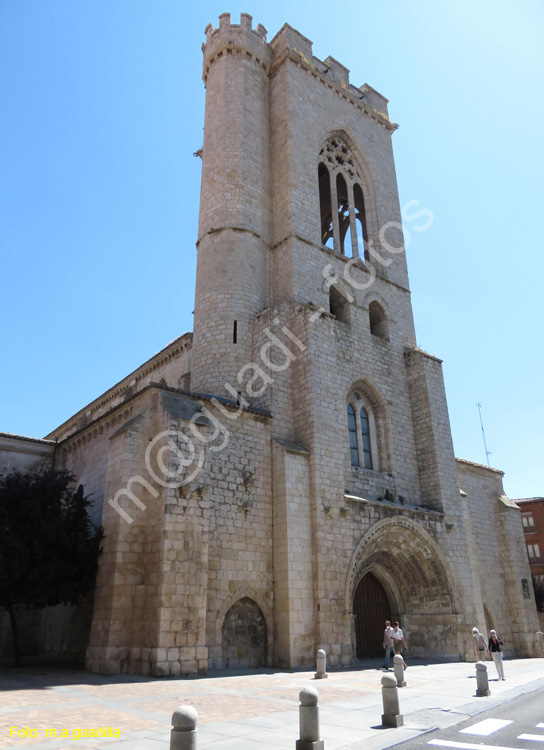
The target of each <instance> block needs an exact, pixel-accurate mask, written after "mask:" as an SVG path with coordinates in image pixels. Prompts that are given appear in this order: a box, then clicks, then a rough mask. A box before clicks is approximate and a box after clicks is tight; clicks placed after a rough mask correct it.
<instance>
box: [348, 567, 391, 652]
mask: <svg viewBox="0 0 544 750" xmlns="http://www.w3.org/2000/svg"><path fill="white" fill-rule="evenodd" d="M353 614H354V615H356V617H355V634H356V639H357V658H358V659H369V658H372V657H376V656H383V655H384V650H383V631H384V629H385V621H386V620H389V619H391V609H390V606H389V600H388V598H387V594H386V593H385V590H384V588H383V586H382V585H381V583H380V582H379V581H378V579H377V578H375V576H373V575H372V573H367V574H366V575H365V576H363V578H361V580H360V582H359V584H358V586H357V589H356V590H355V596H354V598H353Z"/></svg>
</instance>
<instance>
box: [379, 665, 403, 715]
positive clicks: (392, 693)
mask: <svg viewBox="0 0 544 750" xmlns="http://www.w3.org/2000/svg"><path fill="white" fill-rule="evenodd" d="M401 667H402V664H401ZM382 699H383V714H382V725H383V726H384V727H402V726H403V724H404V717H403V716H402V714H401V713H400V706H399V691H398V689H397V681H396V679H395V678H394V677H391V675H387V674H384V676H383V677H382Z"/></svg>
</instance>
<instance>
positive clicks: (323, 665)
mask: <svg viewBox="0 0 544 750" xmlns="http://www.w3.org/2000/svg"><path fill="white" fill-rule="evenodd" d="M316 661H317V666H316V669H317V672H316V673H315V679H316V680H326V679H327V677H328V676H329V675H328V674H327V654H326V653H325V652H324V651H323V649H322V648H320V649H319V651H318V652H317V659H316Z"/></svg>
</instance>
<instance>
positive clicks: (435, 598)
mask: <svg viewBox="0 0 544 750" xmlns="http://www.w3.org/2000/svg"><path fill="white" fill-rule="evenodd" d="M368 572H373V573H374V575H376V576H377V577H378V578H380V579H381V580H382V582H383V583H384V584H385V587H386V589H389V594H390V596H391V598H392V599H393V600H394V601H396V602H397V603H398V605H399V609H400V608H412V607H414V606H418V607H424V606H425V604H426V603H428V604H429V605H430V606H432V607H437V608H440V610H441V611H449V612H452V613H454V612H456V611H457V609H458V608H457V606H456V597H455V594H454V591H453V586H452V582H451V579H450V576H449V571H448V564H447V562H446V560H445V558H444V556H443V554H442V552H441V550H440V548H439V547H438V545H437V544H436V542H435V541H434V540H433V539H432V538H431V536H430V535H429V534H428V533H427V532H426V531H425V530H424V529H423V528H421V526H419V525H418V524H417V523H415V522H414V521H412V520H411V519H409V518H406V517H405V516H395V517H394V518H388V519H384V520H382V521H378V522H377V523H375V524H374V525H373V526H372V527H371V528H370V529H369V530H368V531H367V533H366V534H365V535H364V536H363V537H362V539H361V540H360V542H359V544H358V545H357V547H356V549H355V551H354V553H353V555H352V558H351V561H350V564H349V568H348V573H347V577H346V589H345V606H346V612H351V610H352V606H353V595H354V593H355V588H356V587H357V584H358V583H359V581H360V580H361V578H362V577H363V575H365V573H368ZM410 600H412V601H411V602H410ZM401 602H402V607H401Z"/></svg>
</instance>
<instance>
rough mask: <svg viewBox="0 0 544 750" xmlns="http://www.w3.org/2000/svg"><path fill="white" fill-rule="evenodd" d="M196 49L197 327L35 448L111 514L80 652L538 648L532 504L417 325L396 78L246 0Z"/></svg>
mask: <svg viewBox="0 0 544 750" xmlns="http://www.w3.org/2000/svg"><path fill="white" fill-rule="evenodd" d="M203 51H204V72H203V77H204V82H205V85H206V91H207V94H206V114H205V131H204V146H203V149H202V154H201V155H202V160H203V165H202V186H201V202H200V221H199V230H198V241H197V251H198V266H197V279H196V295H195V322H194V333H193V334H191V333H186V334H185V335H183V336H181V337H180V338H179V339H176V341H174V342H172V343H171V344H169V345H168V346H167V347H166V348H165V349H163V350H162V351H161V352H159V354H157V355H156V356H155V357H153V358H152V359H150V360H149V361H148V362H146V363H145V364H143V365H142V366H141V367H140V368H138V370H136V371H135V372H133V373H131V374H130V375H129V376H127V378H125V379H124V380H123V381H121V383H118V384H117V385H116V386H114V387H113V388H112V389H110V390H109V391H107V392H106V393H105V394H104V395H103V396H101V397H100V398H98V399H96V400H95V401H93V402H92V403H91V404H89V405H88V406H87V407H86V408H85V409H83V410H81V411H80V412H79V413H77V414H76V415H74V417H73V418H72V419H70V420H68V421H67V422H65V423H64V424H63V425H61V426H60V427H59V428H58V429H56V430H54V431H53V432H52V433H51V434H50V435H49V436H47V441H44V443H43V445H42V448H43V449H44V450H46V449H47V450H48V451H49V455H50V456H51V457H52V456H53V450H54V451H55V455H54V461H55V465H56V466H59V467H63V468H64V467H65V468H68V469H70V470H71V471H73V472H74V473H75V475H76V477H77V480H78V482H80V483H82V484H83V485H84V486H85V489H86V491H87V492H88V493H92V495H93V498H94V501H95V506H94V513H95V519H96V520H97V521H100V522H101V523H102V525H103V526H104V529H105V538H104V543H103V547H104V552H103V555H102V557H101V560H100V568H99V573H98V579H97V590H96V595H95V598H94V609H93V615H92V626H91V630H90V642H89V646H88V649H87V655H86V663H87V668H88V669H90V670H91V671H94V672H102V673H116V672H130V673H139V674H154V675H176V674H194V673H204V672H205V671H206V670H207V669H209V668H217V667H248V666H255V667H258V666H263V665H275V666H278V667H291V668H294V667H302V666H308V665H310V664H313V662H314V659H315V653H316V650H317V649H318V648H324V649H325V651H326V652H327V654H328V658H329V664H330V665H331V666H333V667H340V666H348V665H350V664H352V663H353V662H354V660H355V659H356V658H357V657H359V658H362V657H369V656H377V655H381V654H382V651H383V650H382V645H381V641H382V637H381V635H382V632H383V622H384V620H385V619H398V620H399V621H400V622H401V624H402V627H403V630H404V633H405V635H406V637H407V640H408V643H409V646H410V651H411V653H412V654H413V655H415V656H422V657H426V656H444V657H447V658H451V659H470V658H472V653H473V646H472V635H471V629H472V627H473V626H474V625H477V626H478V627H480V629H489V628H491V627H497V628H500V632H501V634H502V635H503V636H504V638H505V641H506V642H507V643H508V644H509V649H510V653H511V654H516V655H519V656H530V655H536V654H537V653H540V652H539V651H538V648H539V647H538V646H537V641H536V640H535V632H536V631H537V630H538V621H537V616H536V610H535V603H534V598H533V595H532V592H531V591H530V590H528V589H527V587H526V586H525V584H524V583H523V582H524V581H525V582H526V581H527V578H528V577H529V575H530V574H529V566H528V562H527V557H526V551H525V543H524V532H523V527H522V520H521V514H520V510H519V508H518V507H517V506H516V505H515V504H514V503H512V502H511V501H510V500H509V499H508V498H506V497H505V496H504V492H503V487H502V472H501V471H498V470H496V469H489V468H487V467H484V466H481V465H479V464H476V463H473V462H470V461H465V460H456V459H455V457H454V452H453V443H452V437H451V430H450V423H449V416H448V409H447V404H446V395H445V390H444V383H443V377H442V367H441V361H440V360H439V359H437V358H436V357H434V356H432V355H430V354H427V353H426V352H424V351H422V350H421V349H420V348H418V346H417V344H416V337H415V329H414V322H413V317H412V306H411V300H410V290H409V284H408V273H407V265H406V259H405V255H404V252H403V236H402V218H401V211H400V206H399V200H398V192H397V183H396V176H395V167H394V161H393V151H392V145H391V136H392V134H393V132H394V130H395V128H396V125H395V124H393V123H392V122H391V121H390V119H389V116H388V111H387V100H386V99H385V98H384V97H383V96H381V95H380V94H379V93H377V92H376V91H375V90H374V89H373V88H371V87H370V86H368V85H366V84H365V85H363V86H361V87H360V88H357V87H355V86H354V85H353V84H351V83H350V81H349V71H348V70H347V69H346V68H345V67H344V66H343V65H342V64H341V63H339V62H338V61H336V60H335V59H334V58H332V57H329V58H327V59H326V60H324V61H321V60H318V59H317V58H316V57H314V56H313V53H312V44H311V42H310V41H309V40H308V39H306V38H305V37H304V36H303V35H302V34H300V33H299V32H298V31H296V30H295V29H293V28H291V27H290V26H288V25H285V26H284V27H283V28H282V29H281V30H280V31H279V32H278V33H277V34H276V36H275V37H274V38H273V39H272V41H271V42H267V41H266V29H264V28H263V27H262V26H261V25H259V26H257V28H256V29H253V27H252V19H251V16H249V15H247V14H242V16H241V21H240V24H232V23H231V20H230V15H229V14H223V15H222V16H221V17H220V24H219V28H214V27H213V26H212V25H209V26H208V27H207V29H206V42H205V44H204V47H203ZM10 440H11V445H13V443H14V441H17V440H19V448H20V443H21V439H18V438H13V436H11V437H10V436H5V435H4V436H2V437H0V450H1V449H2V445H3V444H5V443H6V442H9V441H10ZM2 441H4V442H2ZM40 445H41V444H40ZM30 448H32V450H34V451H35V450H36V447H35V444H34V443H33V444H32V445H30V444H29V449H30ZM7 453H9V446H8V450H7ZM0 455H1V454H0Z"/></svg>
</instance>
